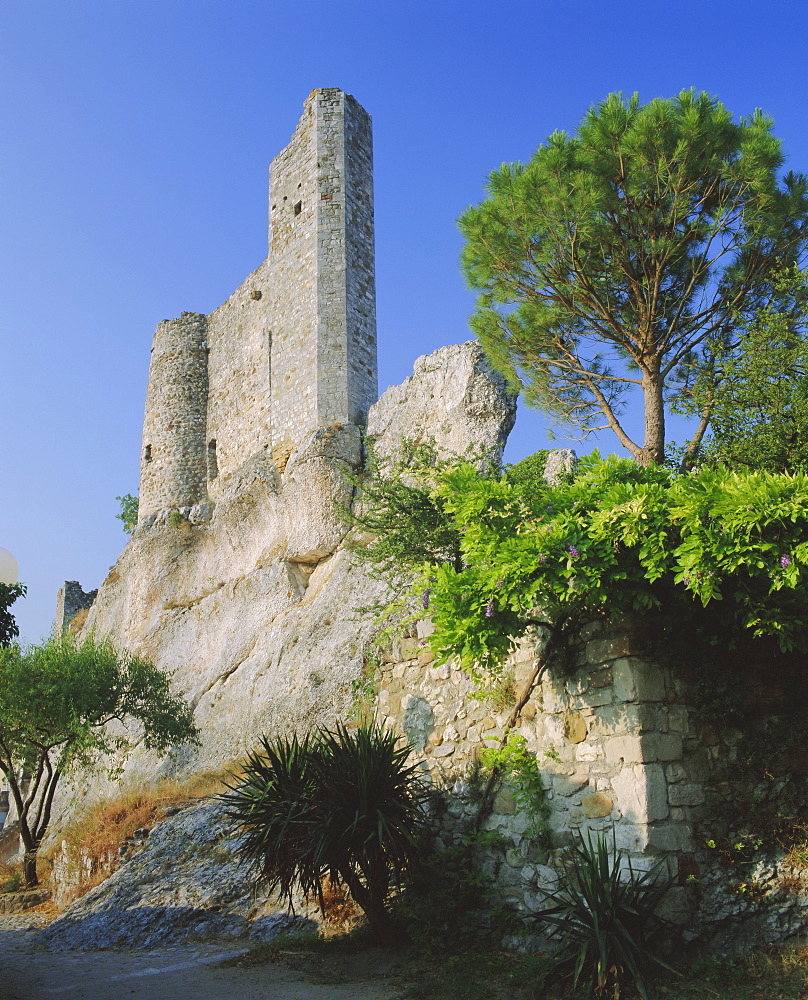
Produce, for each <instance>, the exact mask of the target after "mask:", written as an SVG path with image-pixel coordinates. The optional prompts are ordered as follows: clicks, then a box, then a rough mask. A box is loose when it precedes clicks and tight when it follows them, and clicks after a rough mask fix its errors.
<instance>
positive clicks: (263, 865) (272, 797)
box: [223, 725, 425, 941]
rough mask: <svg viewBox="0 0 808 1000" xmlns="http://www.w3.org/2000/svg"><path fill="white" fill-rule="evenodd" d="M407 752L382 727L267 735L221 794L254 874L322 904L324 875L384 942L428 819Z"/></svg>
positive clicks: (422, 791)
mask: <svg viewBox="0 0 808 1000" xmlns="http://www.w3.org/2000/svg"><path fill="white" fill-rule="evenodd" d="M410 750H411V747H410V746H409V745H407V744H401V743H400V742H399V740H398V738H397V737H396V735H395V734H394V733H390V732H387V731H385V730H383V729H382V728H381V727H379V726H361V727H360V728H358V729H356V730H353V731H351V730H348V729H347V728H346V727H345V726H344V725H339V726H337V728H336V729H335V730H334V731H333V732H331V731H326V730H322V731H320V732H318V733H315V734H314V735H312V736H310V737H307V738H305V739H303V740H298V739H297V738H296V737H279V738H277V739H275V740H272V741H269V740H267V739H263V740H262V741H261V750H260V751H258V752H256V753H253V754H250V756H249V757H248V759H247V763H246V765H245V767H244V770H243V777H242V778H241V779H240V780H239V781H238V783H235V784H233V785H231V786H230V788H229V791H228V792H226V793H225V794H224V796H223V798H224V801H225V802H226V803H227V806H228V812H229V815H230V816H231V817H232V818H233V819H234V820H235V821H236V825H237V827H238V828H239V829H240V830H241V832H242V833H243V834H244V836H243V839H242V842H241V847H240V851H241V853H242V854H243V855H244V857H245V858H246V859H247V860H248V861H250V862H251V863H252V865H253V867H254V870H255V872H256V875H257V876H258V877H259V878H260V879H261V880H262V881H264V882H265V883H266V884H267V885H268V887H269V888H271V889H275V888H277V889H279V890H280V892H281V893H282V894H283V895H284V896H285V897H286V898H287V899H289V901H290V902H291V900H292V896H293V893H294V892H295V890H296V889H299V890H301V891H302V892H304V893H316V894H317V896H318V898H319V900H320V905H321V907H322V906H323V881H324V879H325V878H326V876H328V877H330V879H331V881H332V883H334V884H338V885H340V884H341V885H345V886H347V888H348V890H349V891H350V893H351V895H352V897H353V898H354V900H355V901H356V903H357V904H358V905H359V906H360V907H361V908H362V910H363V911H364V912H365V914H366V916H367V918H368V922H369V924H370V926H371V928H372V930H373V931H374V933H375V934H376V936H377V937H378V938H379V939H381V940H384V941H389V940H390V939H391V927H390V918H389V913H388V910H387V903H388V900H389V898H390V895H391V893H392V891H393V889H394V888H397V887H399V888H400V887H401V885H402V882H403V880H404V879H405V878H406V875H407V872H408V870H409V868H410V866H411V864H412V863H413V861H414V859H415V857H416V854H417V851H418V845H419V842H420V838H419V836H418V835H419V832H420V829H421V825H422V822H423V815H424V814H423V810H422V800H423V797H424V794H425V789H424V786H423V785H422V783H421V782H420V780H419V778H418V775H417V772H416V766H415V765H413V764H408V763H407V758H408V756H409V753H410Z"/></svg>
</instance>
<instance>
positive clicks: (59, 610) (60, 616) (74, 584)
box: [0, 580, 98, 826]
mask: <svg viewBox="0 0 808 1000" xmlns="http://www.w3.org/2000/svg"><path fill="white" fill-rule="evenodd" d="M97 594H98V591H97V590H90V591H88V592H87V593H85V592H84V590H82V588H81V584H80V583H78V581H76V580H65V585H64V587H61V588H60V589H59V592H58V594H57V595H56V624H55V626H54V632H55V634H56V635H64V633H65V632H66V631H67V627H68V625H69V624H70V623H71V622H72V621H73V619H74V618H75V617H76V615H77V614H78V613H79V611H81V610H82V609H83V608H90V607H92V604H93V601H94V600H95V598H96V596H97ZM0 826H2V823H0Z"/></svg>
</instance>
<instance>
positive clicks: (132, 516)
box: [115, 493, 139, 535]
mask: <svg viewBox="0 0 808 1000" xmlns="http://www.w3.org/2000/svg"><path fill="white" fill-rule="evenodd" d="M115 499H116V500H117V501H118V503H119V504H120V505H121V509H120V511H119V512H118V513H117V514H116V515H115V517H117V518H118V520H119V521H122V522H123V530H124V531H125V532H126V533H127V535H131V534H133V533H134V530H135V528H136V527H137V513H138V503H139V500H138V497H137V495H135V494H132V493H124V495H123V496H122V497H115Z"/></svg>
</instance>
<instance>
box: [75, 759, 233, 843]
mask: <svg viewBox="0 0 808 1000" xmlns="http://www.w3.org/2000/svg"><path fill="white" fill-rule="evenodd" d="M235 769H237V765H232V766H231V767H225V768H222V769H221V770H219V771H215V772H213V771H206V772H203V773H201V774H195V775H192V776H191V777H190V778H186V779H184V780H182V781H174V780H171V781H160V782H156V783H155V784H153V785H147V786H146V787H144V788H138V789H134V790H131V791H125V792H122V793H121V794H120V795H118V796H116V797H115V798H114V799H104V800H102V801H100V802H96V803H95V804H94V805H92V806H91V807H90V808H89V809H88V810H87V811H86V812H85V813H84V814H83V815H82V816H81V818H80V819H79V820H78V821H77V822H76V823H75V824H73V825H72V826H71V827H69V828H68V829H67V830H64V831H63V832H62V835H61V838H60V839H62V840H66V841H67V842H68V844H69V845H70V846H71V847H74V848H77V849H83V850H85V851H86V852H87V854H88V855H90V857H94V858H103V857H105V856H106V855H107V854H109V852H111V851H117V849H118V847H119V845H120V844H122V843H123V842H124V841H125V840H128V839H129V838H130V837H131V836H132V835H133V834H134V832H135V831H136V830H139V829H141V828H144V827H145V828H147V829H150V828H151V827H152V826H154V824H155V823H156V822H157V821H158V820H159V819H161V818H162V817H163V816H164V815H165V812H166V810H167V809H169V808H171V807H173V806H183V805H187V804H188V803H190V802H194V801H197V800H199V799H204V798H209V797H211V796H213V795H218V794H219V793H220V792H222V791H224V789H225V781H226V780H227V778H228V775H229V774H230V773H232V772H233V770H235Z"/></svg>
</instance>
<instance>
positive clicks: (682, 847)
mask: <svg viewBox="0 0 808 1000" xmlns="http://www.w3.org/2000/svg"><path fill="white" fill-rule="evenodd" d="M648 844H649V846H650V847H656V848H657V850H660V851H688V852H690V851H692V850H693V844H692V842H691V838H690V832H689V830H688V829H687V828H686V827H685V826H684V825H683V824H681V823H662V824H660V825H659V826H651V827H649V828H648Z"/></svg>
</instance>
